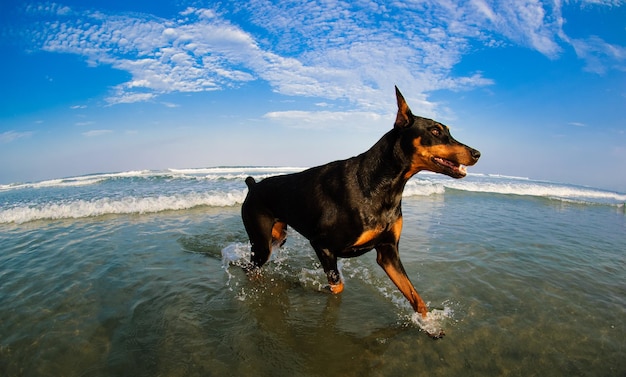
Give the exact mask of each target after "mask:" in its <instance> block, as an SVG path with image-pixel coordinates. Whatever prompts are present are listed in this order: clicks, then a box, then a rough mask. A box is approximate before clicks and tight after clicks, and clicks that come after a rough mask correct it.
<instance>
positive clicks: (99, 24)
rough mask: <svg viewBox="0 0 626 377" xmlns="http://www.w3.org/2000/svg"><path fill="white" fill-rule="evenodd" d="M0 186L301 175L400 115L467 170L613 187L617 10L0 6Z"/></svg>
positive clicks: (620, 159)
mask: <svg viewBox="0 0 626 377" xmlns="http://www.w3.org/2000/svg"><path fill="white" fill-rule="evenodd" d="M0 48H1V49H2V59H0V82H1V83H2V85H0V93H1V98H2V101H1V104H0V160H1V161H2V163H1V164H0V183H11V182H24V181H35V180H42V179H49V178H59V177H66V176H73V175H79V174H88V173H98V172H113V171H126V170H137V169H165V168H191V167H208V166H218V165H286V166H313V165H318V164H321V163H325V162H328V161H331V160H335V159H341V158H347V157H350V156H353V155H356V154H358V153H360V152H362V151H364V150H366V149H367V148H369V147H370V146H371V145H372V144H373V143H375V142H376V141H377V140H378V139H379V138H380V136H381V135H383V134H384V133H385V132H387V130H388V129H390V128H391V127H392V123H393V120H394V119H395V117H394V114H395V112H396V105H395V97H394V89H393V87H394V85H398V87H399V88H400V90H401V91H402V92H403V94H404V96H405V97H406V99H407V102H408V103H409V106H410V107H411V109H412V110H413V112H414V113H415V114H418V115H422V116H426V117H430V118H433V119H436V120H438V121H440V122H442V123H445V124H447V125H448V126H450V128H451V129H452V133H453V135H454V136H455V137H456V138H457V139H458V140H460V141H462V142H464V143H466V144H468V145H471V146H472V147H475V148H477V149H479V150H480V151H481V152H482V154H483V157H482V158H481V161H479V163H478V164H477V165H476V166H475V167H472V168H470V169H469V171H470V172H475V173H490V174H504V175H513V176H523V177H529V178H533V179H542V180H550V181H557V182H566V183H574V184H582V185H589V186H594V187H600V188H607V189H611V190H617V191H621V192H626V2H625V1H618V0H613V1H610V0H606V1H602V0H589V1H559V0H557V1H550V2H540V1H534V0H525V1H502V2H494V1H488V0H469V1H430V0H415V1H411V0H404V1H370V0H354V1H338V0H325V1H318V0H306V1H284V0H283V1H278V0H276V1H266V0H252V1H248V2H245V3H244V2H202V1H187V0H177V1H117V0H113V1H111V0H108V1H100V0H92V1H65V2H28V1H17V0H9V1H3V2H2V4H1V5H0Z"/></svg>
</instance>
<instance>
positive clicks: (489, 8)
mask: <svg viewBox="0 0 626 377" xmlns="http://www.w3.org/2000/svg"><path fill="white" fill-rule="evenodd" d="M587 2H588V3H602V4H604V5H615V4H616V1H601V0H596V1H593V0H588V1H587ZM562 7H563V4H562V3H561V1H556V2H553V3H545V4H544V3H542V2H541V1H539V0H520V1H509V2H497V1H492V0H470V1H467V2H452V1H438V0H422V1H403V2H401V1H392V2H389V3H385V4H377V3H375V2H369V1H358V2H342V1H324V2H312V1H309V0H294V1H290V2H281V1H271V0H251V1H248V2H226V3H221V4H220V5H215V8H214V9H200V8H192V7H189V8H187V9H185V10H183V11H182V12H180V13H179V14H178V15H176V16H174V17H172V18H167V19H166V18H158V17H155V16H151V15H142V14H136V13H135V14H124V15H108V14H103V13H99V12H82V13H79V12H74V11H73V10H71V9H69V8H68V9H65V8H66V7H62V6H57V5H54V6H52V5H48V6H40V7H34V6H33V7H30V8H29V12H31V13H36V12H42V13H46V14H47V15H48V17H51V16H50V15H57V16H58V17H57V19H55V20H53V21H50V22H47V23H45V27H44V28H43V30H40V31H39V32H35V39H36V40H37V39H38V40H39V41H40V43H41V46H42V48H43V49H44V50H46V51H51V52H63V53H73V54H78V55H82V56H84V58H85V59H86V61H87V62H88V64H90V65H93V66H96V65H102V64H105V65H109V66H111V67H113V68H115V69H119V70H122V71H125V72H128V73H130V75H131V79H130V80H129V81H127V82H124V83H122V84H119V85H117V86H115V87H114V88H113V89H112V91H111V95H110V96H109V98H108V99H107V100H108V102H109V103H110V104H119V103H132V102H139V101H150V100H154V99H156V98H157V97H158V96H159V95H162V94H167V93H174V92H201V91H213V90H221V89H224V88H227V87H237V86H239V85H242V84H244V83H246V82H250V81H254V80H264V81H266V82H267V83H269V85H271V86H272V88H273V89H274V90H275V91H277V92H279V93H282V94H286V95H293V96H309V97H319V98H321V99H324V100H337V99H343V100H346V101H348V102H349V103H351V104H352V108H356V109H358V110H363V111H374V112H378V113H381V112H385V111H388V109H389V108H390V106H393V105H394V103H393V102H394V101H393V95H390V93H393V85H394V84H398V85H400V86H401V87H402V88H403V91H404V92H405V93H412V94H413V95H414V96H415V97H416V99H417V101H418V103H420V104H422V105H424V106H423V107H424V108H427V109H431V110H432V109H434V107H435V104H432V103H429V102H428V97H427V95H426V93H428V92H430V91H434V90H440V89H450V90H463V89H472V88H475V87H480V86H487V85H491V84H493V81H492V80H491V79H489V78H488V77H483V75H482V73H481V72H468V73H466V74H465V75H457V74H455V73H454V71H453V68H454V67H455V66H456V65H457V64H458V62H459V61H461V59H462V57H463V56H464V54H466V53H467V52H469V51H470V50H471V48H473V47H472V46H473V45H475V43H476V42H479V43H483V44H484V45H485V46H487V47H494V46H501V45H503V44H511V43H512V44H518V45H522V46H525V47H528V48H531V49H534V50H536V51H539V52H540V53H542V54H544V55H545V56H547V57H548V58H551V59H556V58H558V57H559V55H560V54H561V52H562V50H563V49H562V47H561V46H560V45H559V42H561V43H562V42H563V41H565V42H566V43H571V44H572V45H573V46H574V47H575V49H576V52H577V54H578V55H579V57H581V59H585V61H586V62H587V69H588V70H590V71H594V72H602V71H603V70H606V69H608V68H614V67H615V66H616V62H617V63H619V64H617V66H618V68H623V62H624V47H621V46H615V45H609V44H607V43H605V42H604V41H601V40H599V38H594V37H590V38H589V39H585V40H570V39H569V38H568V37H567V36H566V35H565V33H564V32H563V30H562V26H563V23H564V19H563V16H562V14H561V11H562ZM233 14H236V15H237V19H238V20H240V22H241V24H239V25H235V24H233V23H232V22H230V21H229V20H228V18H229V17H230V16H231V15H233ZM248 30H249V31H248Z"/></svg>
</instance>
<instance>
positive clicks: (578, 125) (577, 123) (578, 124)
mask: <svg viewBox="0 0 626 377" xmlns="http://www.w3.org/2000/svg"><path fill="white" fill-rule="evenodd" d="M568 124H569V125H570V126H574V127H587V125H586V124H584V123H580V122H569V123H568Z"/></svg>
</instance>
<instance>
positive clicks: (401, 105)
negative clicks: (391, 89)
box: [393, 86, 413, 128]
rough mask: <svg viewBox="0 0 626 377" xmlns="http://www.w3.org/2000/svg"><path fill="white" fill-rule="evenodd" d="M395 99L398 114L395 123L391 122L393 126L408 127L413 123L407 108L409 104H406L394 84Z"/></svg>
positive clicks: (411, 115)
mask: <svg viewBox="0 0 626 377" xmlns="http://www.w3.org/2000/svg"><path fill="white" fill-rule="evenodd" d="M396 99H397V100H398V115H397V116H396V123H394V124H393V127H394V128H404V127H408V126H410V125H411V124H412V123H413V113H411V109H409V105H407V104H406V101H405V100H404V97H403V96H402V93H400V90H399V89H398V87H397V86H396Z"/></svg>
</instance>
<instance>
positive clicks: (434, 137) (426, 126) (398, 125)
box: [394, 87, 480, 178]
mask: <svg viewBox="0 0 626 377" xmlns="http://www.w3.org/2000/svg"><path fill="white" fill-rule="evenodd" d="M396 98H397V100H398V115H397V117H396V122H395V124H394V128H395V129H397V130H398V131H399V132H400V133H401V138H400V143H401V145H402V150H403V151H404V153H405V155H408V156H410V157H409V158H410V166H409V170H408V172H407V173H406V177H407V178H409V177H411V176H413V175H414V174H415V173H417V172H419V171H420V170H429V171H432V172H435V173H442V174H446V175H449V176H450V177H452V178H463V177H465V175H466V174H467V171H466V168H465V166H471V165H474V164H475V163H476V162H477V161H478V159H479V158H480V152H479V151H477V150H476V149H473V148H470V147H468V146H467V145H464V144H461V143H459V142H458V141H456V140H455V139H454V138H453V137H452V135H450V129H449V128H448V127H447V126H446V125H443V124H441V123H439V122H436V121H434V120H432V119H428V118H422V117H419V116H415V115H413V113H411V109H409V106H408V105H407V103H406V101H405V100H404V97H403V96H402V93H400V90H398V87H396Z"/></svg>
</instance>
